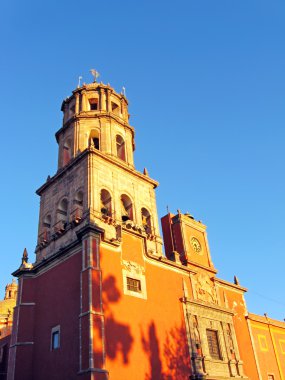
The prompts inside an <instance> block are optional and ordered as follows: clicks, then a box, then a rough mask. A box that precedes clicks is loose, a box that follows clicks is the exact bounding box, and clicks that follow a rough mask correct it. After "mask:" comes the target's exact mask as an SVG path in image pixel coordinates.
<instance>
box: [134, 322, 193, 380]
mask: <svg viewBox="0 0 285 380" xmlns="http://www.w3.org/2000/svg"><path fill="white" fill-rule="evenodd" d="M141 342H142V346H143V350H144V352H145V353H146V354H147V356H148V359H149V373H146V374H145V379H146V380H173V379H175V380H185V379H188V378H189V376H190V374H191V372H190V357H189V350H188V345H187V338H186V335H185V329H184V327H183V326H181V327H180V328H178V327H174V328H172V329H170V330H169V332H168V333H167V335H166V339H165V342H164V343H163V361H164V368H165V369H164V370H163V364H162V359H161V354H160V342H159V339H158V337H157V332H156V327H155V324H154V322H153V321H152V322H151V323H150V325H149V327H148V332H147V336H145V335H144V334H143V332H142V333H141Z"/></svg>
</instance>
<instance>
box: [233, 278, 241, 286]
mask: <svg viewBox="0 0 285 380" xmlns="http://www.w3.org/2000/svg"><path fill="white" fill-rule="evenodd" d="M234 284H235V285H239V284H240V283H239V279H238V278H237V276H234Z"/></svg>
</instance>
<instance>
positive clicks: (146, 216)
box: [141, 207, 151, 234]
mask: <svg viewBox="0 0 285 380" xmlns="http://www.w3.org/2000/svg"><path fill="white" fill-rule="evenodd" d="M141 215H142V225H143V227H144V229H145V232H146V233H148V234H150V233H151V216H150V213H149V212H148V210H147V209H146V208H144V207H143V208H142V210H141Z"/></svg>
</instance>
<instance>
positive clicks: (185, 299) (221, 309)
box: [182, 297, 234, 316]
mask: <svg viewBox="0 0 285 380" xmlns="http://www.w3.org/2000/svg"><path fill="white" fill-rule="evenodd" d="M182 302H184V303H186V304H191V305H194V306H198V307H203V308H205V309H213V310H216V311H218V312H220V313H225V314H229V315H231V316H233V315H234V313H233V311H231V310H229V309H227V308H225V307H223V306H220V305H217V304H215V303H206V302H202V301H198V300H193V299H190V298H188V297H183V299H182Z"/></svg>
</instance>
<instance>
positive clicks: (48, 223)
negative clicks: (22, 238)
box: [44, 214, 51, 228]
mask: <svg viewBox="0 0 285 380" xmlns="http://www.w3.org/2000/svg"><path fill="white" fill-rule="evenodd" d="M50 226H51V216H50V215H49V214H48V215H46V216H45V218H44V227H46V228H50Z"/></svg>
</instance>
